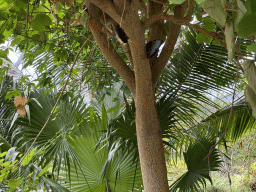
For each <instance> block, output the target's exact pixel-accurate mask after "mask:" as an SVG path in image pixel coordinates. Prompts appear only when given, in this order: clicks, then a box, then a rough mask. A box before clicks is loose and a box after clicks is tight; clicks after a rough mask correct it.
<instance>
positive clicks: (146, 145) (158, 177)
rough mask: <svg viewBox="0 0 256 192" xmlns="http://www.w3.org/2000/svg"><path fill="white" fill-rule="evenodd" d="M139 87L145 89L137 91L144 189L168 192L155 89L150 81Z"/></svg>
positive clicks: (139, 143) (137, 129) (137, 118)
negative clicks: (140, 91) (141, 91)
mask: <svg viewBox="0 0 256 192" xmlns="http://www.w3.org/2000/svg"><path fill="white" fill-rule="evenodd" d="M136 81H137V79H136ZM138 81H140V80H139V78H138ZM145 84H146V83H145ZM137 88H138V89H140V88H141V89H143V93H139V92H138V93H137V97H136V100H135V106H136V119H135V121H136V132H137V140H138V149H139V156H140V164H141V170H142V178H143V186H144V191H146V192H167V191H169V187H168V179H167V172H166V164H165V157H164V147H163V141H162V133H161V127H160V122H159V117H158V114H157V111H156V107H155V96H154V89H153V86H152V83H150V82H148V83H147V85H146V86H143V87H141V86H138V87H137Z"/></svg>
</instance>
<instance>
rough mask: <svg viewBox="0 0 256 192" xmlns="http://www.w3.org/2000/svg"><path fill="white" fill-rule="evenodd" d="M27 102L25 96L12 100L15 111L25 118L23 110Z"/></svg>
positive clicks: (18, 96)
mask: <svg viewBox="0 0 256 192" xmlns="http://www.w3.org/2000/svg"><path fill="white" fill-rule="evenodd" d="M27 102H28V100H27V98H26V97H25V96H21V95H17V96H16V97H15V98H14V105H15V107H16V109H17V112H18V113H19V114H20V115H21V116H22V117H25V116H26V110H25V105H26V103H27Z"/></svg>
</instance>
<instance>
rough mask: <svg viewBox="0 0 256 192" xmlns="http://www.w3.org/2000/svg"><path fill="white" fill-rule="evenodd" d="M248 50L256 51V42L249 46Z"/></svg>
mask: <svg viewBox="0 0 256 192" xmlns="http://www.w3.org/2000/svg"><path fill="white" fill-rule="evenodd" d="M247 50H248V51H252V52H254V53H256V43H253V44H251V45H249V46H247Z"/></svg>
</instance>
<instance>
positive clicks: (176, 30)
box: [152, 2, 186, 85]
mask: <svg viewBox="0 0 256 192" xmlns="http://www.w3.org/2000/svg"><path fill="white" fill-rule="evenodd" d="M185 10H186V2H184V3H182V4H181V5H179V6H177V7H175V10H174V16H172V17H171V18H175V20H182V18H184V13H185ZM180 28H181V24H180V23H177V22H174V21H173V22H172V24H171V27H170V31H169V33H168V36H167V39H166V42H165V46H164V48H163V51H162V53H161V55H160V57H159V58H158V59H157V62H156V63H154V65H153V67H152V83H153V85H155V83H156V81H157V80H158V78H159V76H160V75H161V74H162V71H163V69H164V67H165V65H166V63H167V61H168V59H169V57H170V56H171V54H172V53H173V50H174V46H175V44H176V42H177V39H178V37H179V34H180Z"/></svg>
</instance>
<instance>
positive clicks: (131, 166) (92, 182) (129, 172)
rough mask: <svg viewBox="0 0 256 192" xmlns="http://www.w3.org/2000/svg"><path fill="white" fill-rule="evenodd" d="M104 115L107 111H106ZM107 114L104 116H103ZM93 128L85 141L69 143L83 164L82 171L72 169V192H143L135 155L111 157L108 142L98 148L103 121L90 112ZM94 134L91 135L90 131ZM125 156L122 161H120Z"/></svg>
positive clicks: (125, 153) (124, 154)
mask: <svg viewBox="0 0 256 192" xmlns="http://www.w3.org/2000/svg"><path fill="white" fill-rule="evenodd" d="M103 111H104V110H103ZM104 113H105V112H102V114H103V115H105V114H104ZM90 114H91V115H90V126H91V127H90V128H88V129H87V132H86V134H85V135H84V136H83V137H79V136H76V137H70V138H69V139H68V141H69V143H70V145H71V146H72V150H73V151H74V153H75V155H76V156H77V158H78V160H79V162H80V164H79V169H78V168H75V167H74V166H73V165H71V169H70V173H71V178H72V180H71V183H70V187H69V186H68V185H67V187H68V188H70V190H71V191H84V192H86V191H93V192H97V191H99V192H104V191H105V189H106V188H110V189H111V190H112V191H128V190H133V188H134V190H136V189H141V186H142V179H141V173H140V167H139V165H137V164H136V163H134V161H133V160H134V155H133V153H134V151H130V152H128V151H124V152H123V153H121V151H118V152H116V153H110V154H109V150H108V148H107V147H104V146H105V144H106V142H101V143H100V144H99V145H98V150H97V151H95V147H96V145H97V143H98V141H99V140H100V138H101V132H102V130H104V129H105V123H102V120H103V119H100V118H99V117H97V116H96V114H95V113H94V112H93V111H91V112H90ZM90 130H91V131H90ZM120 156H122V158H120Z"/></svg>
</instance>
